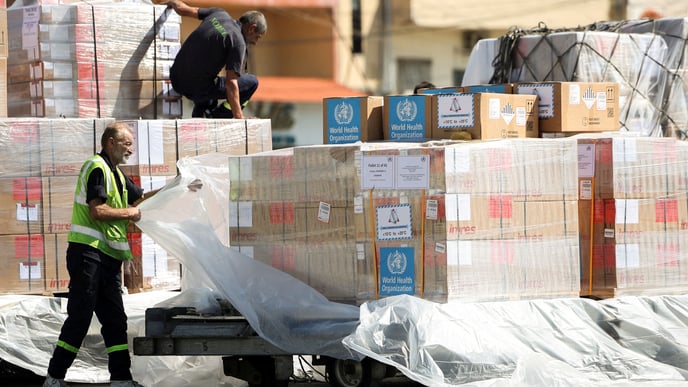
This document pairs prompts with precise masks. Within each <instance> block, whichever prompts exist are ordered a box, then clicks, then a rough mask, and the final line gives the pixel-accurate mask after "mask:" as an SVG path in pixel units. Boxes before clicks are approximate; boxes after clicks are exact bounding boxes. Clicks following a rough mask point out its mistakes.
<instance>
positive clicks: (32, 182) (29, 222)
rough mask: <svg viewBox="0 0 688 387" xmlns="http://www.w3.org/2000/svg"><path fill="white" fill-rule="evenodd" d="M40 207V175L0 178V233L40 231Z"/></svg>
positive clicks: (41, 212) (41, 218) (41, 203)
mask: <svg viewBox="0 0 688 387" xmlns="http://www.w3.org/2000/svg"><path fill="white" fill-rule="evenodd" d="M42 207H43V201H42V198H41V178H40V177H3V178H0V235H7V234H38V233H40V232H41V231H42V227H41V226H42V225H43V211H42Z"/></svg>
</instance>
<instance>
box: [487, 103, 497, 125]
mask: <svg viewBox="0 0 688 387" xmlns="http://www.w3.org/2000/svg"><path fill="white" fill-rule="evenodd" d="M499 115H500V114H499V98H490V99H489V101H488V104H487V116H488V118H489V119H491V120H496V119H499Z"/></svg>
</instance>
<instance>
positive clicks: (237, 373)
mask: <svg viewBox="0 0 688 387" xmlns="http://www.w3.org/2000/svg"><path fill="white" fill-rule="evenodd" d="M145 332H146V333H145V336H143V337H135V338H134V354H135V355H138V356H221V357H222V360H223V361H222V364H223V371H224V373H225V375H228V376H233V377H236V378H239V379H242V380H245V381H247V382H248V384H249V386H250V387H286V386H287V385H288V383H289V379H290V377H291V375H292V374H293V370H294V363H293V358H294V356H295V355H310V356H312V357H313V364H314V365H324V366H326V374H327V380H328V383H329V384H330V385H332V386H335V387H367V386H370V385H371V383H373V382H374V381H376V380H380V379H382V378H385V377H389V376H394V375H395V374H396V369H395V368H394V367H390V366H387V365H385V364H382V363H380V362H377V361H374V360H372V359H369V358H365V359H363V360H362V361H360V362H358V361H354V360H342V359H334V358H330V357H327V356H319V355H317V354H295V353H288V352H286V351H284V350H282V349H280V348H278V347H276V346H275V345H273V344H271V343H270V342H268V341H267V340H265V339H263V338H261V337H260V336H259V335H258V334H257V333H256V332H255V331H254V330H253V328H251V326H250V324H249V323H248V321H247V320H246V318H245V317H244V316H241V315H240V314H238V312H236V311H235V310H232V309H230V310H228V311H227V312H226V313H225V314H223V315H217V316H215V315H212V316H209V315H202V314H199V313H197V312H196V311H195V310H194V308H187V307H172V308H149V309H147V310H146V314H145Z"/></svg>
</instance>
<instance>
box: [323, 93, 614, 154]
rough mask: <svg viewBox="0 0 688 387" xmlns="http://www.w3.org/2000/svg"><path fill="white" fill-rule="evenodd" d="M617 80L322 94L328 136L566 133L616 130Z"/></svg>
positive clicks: (332, 139) (333, 140)
mask: <svg viewBox="0 0 688 387" xmlns="http://www.w3.org/2000/svg"><path fill="white" fill-rule="evenodd" d="M619 114H620V111H619V84H618V83H614V82H541V83H515V84H500V85H474V86H466V87H453V88H437V89H422V90H421V91H420V94H419V95H391V96H385V97H348V98H336V97H332V98H325V99H324V101H323V124H324V125H323V141H324V143H325V144H341V143H354V142H356V141H380V140H387V141H397V142H422V141H427V140H432V139H455V140H466V139H469V140H470V139H475V140H492V139H500V138H536V137H554V136H557V137H559V136H565V135H572V134H576V133H585V132H603V131H618V130H619Z"/></svg>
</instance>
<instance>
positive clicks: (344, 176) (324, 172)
mask: <svg viewBox="0 0 688 387" xmlns="http://www.w3.org/2000/svg"><path fill="white" fill-rule="evenodd" d="M359 149H360V146H359V145H356V144H339V145H312V146H302V147H296V148H294V165H293V166H294V171H293V178H294V194H295V200H296V201H297V202H298V203H299V206H306V207H318V206H320V202H326V203H328V204H329V205H331V206H332V207H352V206H353V200H354V196H355V193H356V192H358V191H360V187H361V182H360V178H359V175H358V174H357V173H356V154H357V152H358V151H359Z"/></svg>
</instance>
